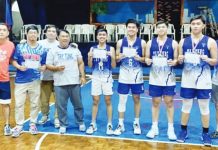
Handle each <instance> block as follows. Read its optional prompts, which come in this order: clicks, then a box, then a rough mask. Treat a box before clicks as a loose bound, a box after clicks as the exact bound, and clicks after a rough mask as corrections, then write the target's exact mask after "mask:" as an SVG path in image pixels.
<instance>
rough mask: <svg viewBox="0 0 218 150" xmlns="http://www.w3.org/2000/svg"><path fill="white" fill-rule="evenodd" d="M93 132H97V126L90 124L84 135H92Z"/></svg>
mask: <svg viewBox="0 0 218 150" xmlns="http://www.w3.org/2000/svg"><path fill="white" fill-rule="evenodd" d="M95 131H97V126H96V125H94V124H93V123H91V124H90V126H89V128H88V129H87V130H86V134H93V133H94V132H95Z"/></svg>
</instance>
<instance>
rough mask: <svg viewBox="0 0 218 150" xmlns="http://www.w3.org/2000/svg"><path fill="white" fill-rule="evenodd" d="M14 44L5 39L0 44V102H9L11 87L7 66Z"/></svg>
mask: <svg viewBox="0 0 218 150" xmlns="http://www.w3.org/2000/svg"><path fill="white" fill-rule="evenodd" d="M14 48H15V47H14V44H13V43H12V42H10V41H6V42H5V43H4V44H2V45H0V104H10V103H11V89H10V81H9V80H10V77H9V72H8V66H9V61H10V58H11V56H12V54H13V52H14Z"/></svg>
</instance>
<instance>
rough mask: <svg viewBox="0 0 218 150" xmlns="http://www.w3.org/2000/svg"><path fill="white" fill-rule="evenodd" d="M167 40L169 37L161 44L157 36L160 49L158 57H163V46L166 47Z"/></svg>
mask: <svg viewBox="0 0 218 150" xmlns="http://www.w3.org/2000/svg"><path fill="white" fill-rule="evenodd" d="M166 41H167V38H166V40H165V41H164V42H163V45H160V44H159V40H158V38H157V44H158V51H159V54H158V57H162V51H163V47H164V45H165V43H166Z"/></svg>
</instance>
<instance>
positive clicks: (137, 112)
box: [133, 94, 141, 118]
mask: <svg viewBox="0 0 218 150" xmlns="http://www.w3.org/2000/svg"><path fill="white" fill-rule="evenodd" d="M133 100H134V110H135V118H139V115H140V107H141V105H140V95H138V94H133Z"/></svg>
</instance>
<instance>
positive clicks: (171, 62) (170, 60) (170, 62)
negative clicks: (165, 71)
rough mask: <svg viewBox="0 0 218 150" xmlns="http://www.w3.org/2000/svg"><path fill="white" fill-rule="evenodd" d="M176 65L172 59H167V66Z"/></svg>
mask: <svg viewBox="0 0 218 150" xmlns="http://www.w3.org/2000/svg"><path fill="white" fill-rule="evenodd" d="M176 63H177V61H176V60H172V59H169V60H168V61H167V64H168V65H169V66H175V65H176Z"/></svg>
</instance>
